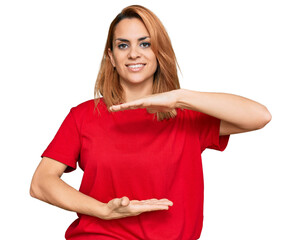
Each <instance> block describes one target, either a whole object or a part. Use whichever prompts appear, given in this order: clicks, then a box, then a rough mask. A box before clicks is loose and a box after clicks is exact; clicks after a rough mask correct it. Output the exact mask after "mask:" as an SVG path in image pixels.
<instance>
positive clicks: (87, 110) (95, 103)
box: [70, 98, 104, 126]
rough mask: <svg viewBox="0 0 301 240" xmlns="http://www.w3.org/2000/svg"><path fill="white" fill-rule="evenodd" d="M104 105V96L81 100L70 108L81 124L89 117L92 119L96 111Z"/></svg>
mask: <svg viewBox="0 0 301 240" xmlns="http://www.w3.org/2000/svg"><path fill="white" fill-rule="evenodd" d="M103 106H104V102H103V99H102V98H97V99H89V100H86V101H84V102H81V103H79V104H77V105H75V106H74V107H72V108H71V109H70V114H71V115H72V116H73V118H74V119H75V121H76V123H77V124H78V125H79V126H80V125H82V123H83V122H84V121H86V120H87V119H91V118H92V117H93V116H94V114H95V112H96V113H97V108H98V110H99V109H100V108H101V107H103Z"/></svg>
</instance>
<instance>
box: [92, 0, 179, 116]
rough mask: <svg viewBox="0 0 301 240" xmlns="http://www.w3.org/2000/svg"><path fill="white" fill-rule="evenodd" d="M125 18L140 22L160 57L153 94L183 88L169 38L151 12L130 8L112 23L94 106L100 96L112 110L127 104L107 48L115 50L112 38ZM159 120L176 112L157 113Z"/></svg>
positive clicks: (140, 8)
mask: <svg viewBox="0 0 301 240" xmlns="http://www.w3.org/2000/svg"><path fill="white" fill-rule="evenodd" d="M125 18H138V19H140V20H141V21H142V22H143V23H144V25H145V27H146V29H147V31H148V32H149V34H150V39H151V48H152V50H153V52H154V54H155V56H156V58H157V63H158V67H157V70H156V72H155V74H154V80H153V90H152V94H156V93H163V92H167V91H171V90H175V89H179V88H180V83H179V79H178V74H177V66H178V68H179V69H180V67H179V64H178V62H177V59H176V56H175V53H174V51H173V48H172V45H171V41H170V38H169V36H168V34H167V32H166V30H165V28H164V26H163V24H162V23H161V21H160V20H159V18H158V17H157V16H156V15H155V14H154V13H153V12H151V11H150V10H149V9H147V8H145V7H143V6H140V5H131V6H128V7H126V8H124V9H123V10H122V11H121V12H120V13H119V14H118V15H117V16H116V17H115V19H114V20H113V21H112V23H111V25H110V28H109V32H108V37H107V42H106V46H105V49H104V53H103V58H102V61H101V65H100V69H99V72H98V76H97V79H96V83H95V88H94V102H95V107H97V104H98V103H99V100H100V99H99V97H100V94H101V95H102V96H103V100H104V102H105V103H106V105H107V108H109V107H110V106H112V105H115V104H120V103H123V102H124V98H123V96H124V95H123V89H122V86H121V84H120V82H119V75H118V73H117V71H116V70H114V67H113V66H112V64H111V62H110V58H109V55H108V49H109V48H110V49H111V50H113V35H114V31H115V28H116V26H117V24H118V23H119V22H120V21H121V20H123V19H125ZM156 114H157V120H158V121H161V120H163V119H169V118H171V117H175V116H176V115H177V113H176V111H175V110H173V111H171V112H157V113H156Z"/></svg>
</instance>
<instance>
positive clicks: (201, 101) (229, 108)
mask: <svg viewBox="0 0 301 240" xmlns="http://www.w3.org/2000/svg"><path fill="white" fill-rule="evenodd" d="M175 91H176V99H177V100H176V102H177V103H176V107H177V108H185V109H190V110H194V111H198V112H203V113H205V114H208V115H210V116H213V117H216V118H219V119H221V120H224V121H226V122H229V123H232V124H234V125H236V126H238V127H240V128H242V129H259V128H261V127H263V126H264V125H265V124H266V123H267V122H268V119H270V118H271V115H270V113H269V111H268V110H267V108H266V107H265V106H264V105H262V104H260V103H258V102H255V101H253V100H250V99H247V98H244V97H241V96H237V95H233V94H228V93H211V92H210V93H209V92H198V91H193V90H187V89H177V90H175Z"/></svg>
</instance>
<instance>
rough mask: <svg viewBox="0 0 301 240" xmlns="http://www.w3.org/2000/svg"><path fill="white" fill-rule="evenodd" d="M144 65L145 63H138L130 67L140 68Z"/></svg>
mask: <svg viewBox="0 0 301 240" xmlns="http://www.w3.org/2000/svg"><path fill="white" fill-rule="evenodd" d="M142 66H143V64H137V65H130V66H128V67H130V68H139V67H142Z"/></svg>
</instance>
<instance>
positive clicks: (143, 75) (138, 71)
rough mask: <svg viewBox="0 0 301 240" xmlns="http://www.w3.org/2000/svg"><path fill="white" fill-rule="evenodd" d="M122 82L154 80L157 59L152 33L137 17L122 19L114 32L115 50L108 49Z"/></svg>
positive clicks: (134, 82)
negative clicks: (150, 33)
mask: <svg viewBox="0 0 301 240" xmlns="http://www.w3.org/2000/svg"><path fill="white" fill-rule="evenodd" d="M108 53H109V57H110V60H111V63H112V65H113V66H114V67H116V71H117V72H118V74H119V76H120V82H121V84H122V85H123V84H138V83H142V82H146V81H151V83H152V81H153V76H154V73H155V72H156V69H157V59H156V56H155V54H154V52H153V51H152V49H151V46H150V35H149V33H148V31H147V29H146V28H145V26H144V24H143V23H142V22H141V21H140V20H139V19H137V18H131V19H128V18H126V19H123V20H121V21H120V22H119V23H118V24H117V26H116V28H115V32H114V36H113V51H111V49H108Z"/></svg>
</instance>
